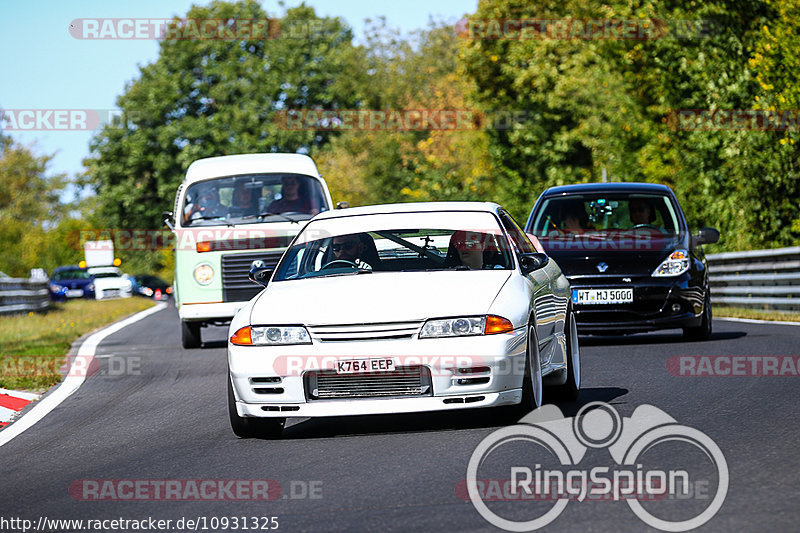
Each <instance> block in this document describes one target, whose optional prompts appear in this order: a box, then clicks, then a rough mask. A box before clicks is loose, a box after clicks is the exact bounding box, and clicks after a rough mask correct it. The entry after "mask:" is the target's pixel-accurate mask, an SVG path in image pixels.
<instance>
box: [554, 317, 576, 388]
mask: <svg viewBox="0 0 800 533" xmlns="http://www.w3.org/2000/svg"><path fill="white" fill-rule="evenodd" d="M564 329H565V332H564V333H566V337H567V350H566V352H567V353H566V356H567V358H566V359H567V360H566V363H567V381H566V383H564V384H563V385H559V386H557V387H554V389H555V393H556V395H557V396H558V398H559V399H560V400H563V401H565V402H574V401H577V399H578V394H579V393H580V390H581V349H580V346H579V345H578V326H577V324H576V323H575V313H573V312H572V309H571V308H570V309H568V310H567V323H566V324H565V327H564Z"/></svg>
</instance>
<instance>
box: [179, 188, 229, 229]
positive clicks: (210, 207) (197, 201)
mask: <svg viewBox="0 0 800 533" xmlns="http://www.w3.org/2000/svg"><path fill="white" fill-rule="evenodd" d="M224 216H225V208H224V207H223V206H222V205H221V204H220V203H219V192H218V191H217V188H216V187H214V186H213V185H200V186H198V188H197V192H196V193H195V194H194V199H193V201H192V202H191V203H189V204H186V208H185V209H184V212H183V222H184V224H185V223H187V222H189V221H192V220H197V219H201V218H202V219H208V218H216V217H224Z"/></svg>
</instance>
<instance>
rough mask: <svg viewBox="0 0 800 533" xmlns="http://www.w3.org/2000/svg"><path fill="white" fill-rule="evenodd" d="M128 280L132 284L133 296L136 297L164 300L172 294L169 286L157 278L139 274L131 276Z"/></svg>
mask: <svg viewBox="0 0 800 533" xmlns="http://www.w3.org/2000/svg"><path fill="white" fill-rule="evenodd" d="M130 280H131V282H132V283H133V294H136V295H138V296H145V297H147V298H153V299H154V300H166V299H168V298H169V297H170V295H171V294H172V287H171V286H170V284H169V283H167V282H166V281H164V280H163V279H161V278H159V277H157V276H151V275H147V274H139V275H136V276H131V277H130Z"/></svg>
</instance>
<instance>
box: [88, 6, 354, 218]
mask: <svg viewBox="0 0 800 533" xmlns="http://www.w3.org/2000/svg"><path fill="white" fill-rule="evenodd" d="M186 18H187V19H188V20H193V19H216V20H230V21H236V20H255V19H259V20H262V19H266V18H267V14H266V13H265V12H264V11H263V10H262V9H261V7H260V6H259V4H258V3H257V2H255V1H253V0H243V1H240V2H237V3H228V2H219V1H215V2H212V3H211V4H210V5H209V6H208V7H192V8H191V9H190V10H189V12H188V13H187V15H186ZM280 25H281V28H282V29H284V30H285V32H284V33H282V34H281V35H280V36H278V37H277V38H271V39H257V38H254V39H252V40H217V39H173V40H164V41H162V42H161V44H160V53H159V58H158V60H157V61H156V62H155V63H153V64H150V65H147V66H145V67H142V68H141V69H140V76H139V78H138V79H137V80H135V81H134V82H133V83H131V84H130V85H129V86H128V87H126V90H125V92H124V94H123V95H122V96H120V97H119V98H118V101H117V104H118V106H119V108H120V109H121V114H120V116H119V117H118V118H117V119H115V120H114V121H113V122H111V123H110V124H107V125H106V126H105V127H104V128H103V129H102V130H101V132H100V133H99V134H98V135H97V136H96V137H95V138H94V140H93V142H92V145H91V149H92V155H91V156H90V157H89V158H88V159H87V160H86V161H85V165H86V166H87V171H86V176H85V179H86V181H87V182H88V183H89V184H91V185H92V186H93V188H94V189H95V190H96V192H97V195H98V198H99V206H98V208H99V214H100V215H101V217H102V218H103V220H104V221H105V223H106V224H107V225H108V226H110V227H117V228H131V229H147V228H157V227H159V225H160V213H161V212H163V211H168V210H171V207H172V202H173V199H174V196H175V192H176V190H177V187H178V184H179V183H180V182H181V180H182V176H183V174H184V173H185V171H186V168H187V167H188V166H189V164H191V162H192V161H194V160H196V159H199V158H202V157H209V156H215V155H225V154H233V153H249V152H279V151H280V152H296V151H308V150H311V149H313V148H314V147H315V146H318V145H320V144H324V143H325V142H327V141H328V140H329V135H328V134H319V133H318V132H316V131H306V130H287V129H284V128H282V127H281V125H280V115H279V114H278V113H279V112H281V111H285V110H289V109H295V108H300V107H303V108H325V109H329V108H336V107H345V108H346V107H353V106H355V105H356V103H357V102H358V100H359V98H360V90H361V85H359V83H358V80H359V79H360V76H361V74H360V72H361V70H362V69H363V63H362V62H361V61H360V57H361V51H360V49H358V48H356V47H354V46H353V45H352V44H351V41H352V34H351V31H350V29H349V28H348V27H347V26H345V25H344V24H343V23H342V22H341V21H340V20H339V19H338V18H319V17H317V16H316V15H315V14H314V10H313V9H312V8H309V7H306V6H304V5H301V6H300V7H297V8H294V9H289V10H288V11H287V13H286V15H285V16H284V17H282V18H281V19H280ZM298 30H300V31H298ZM304 30H306V31H304Z"/></svg>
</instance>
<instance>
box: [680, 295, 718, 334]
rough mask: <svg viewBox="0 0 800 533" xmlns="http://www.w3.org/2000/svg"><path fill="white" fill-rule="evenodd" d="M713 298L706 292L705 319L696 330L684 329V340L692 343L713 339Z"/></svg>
mask: <svg viewBox="0 0 800 533" xmlns="http://www.w3.org/2000/svg"><path fill="white" fill-rule="evenodd" d="M712 318H713V317H712V311H711V296H710V295H709V293H708V291H706V299H705V303H704V305H703V318H702V320H701V321H700V325H699V326H698V327H696V328H683V338H684V339H686V340H690V341H706V340H708V339H709V337H711V321H712Z"/></svg>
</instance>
